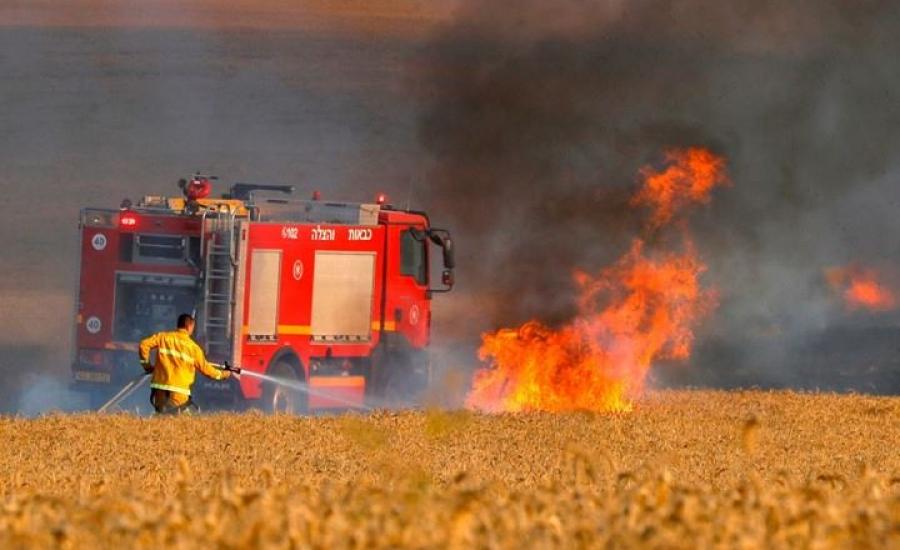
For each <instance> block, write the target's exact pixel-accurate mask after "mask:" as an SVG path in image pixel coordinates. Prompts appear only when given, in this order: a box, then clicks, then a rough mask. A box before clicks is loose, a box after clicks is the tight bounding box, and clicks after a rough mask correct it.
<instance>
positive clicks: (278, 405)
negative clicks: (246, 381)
mask: <svg viewBox="0 0 900 550" xmlns="http://www.w3.org/2000/svg"><path fill="white" fill-rule="evenodd" d="M266 374H268V375H269V376H272V377H273V378H278V379H281V380H284V381H285V382H287V384H290V385H294V386H295V387H293V388H292V387H291V386H290V385H286V384H275V383H272V382H269V381H264V382H263V397H262V399H263V408H264V409H265V410H266V412H268V413H271V414H306V412H307V410H308V402H309V399H308V395H307V394H306V393H305V392H303V391H302V390H300V389H298V386H301V385H302V383H303V382H302V380H301V379H300V377H299V376H298V375H297V371H296V370H295V369H294V367H293V366H292V365H291V364H290V363H289V362H288V361H285V360H283V359H282V360H279V361H278V362H276V363H275V364H274V365H272V367H271V368H269V370H268V372H267V373H266Z"/></svg>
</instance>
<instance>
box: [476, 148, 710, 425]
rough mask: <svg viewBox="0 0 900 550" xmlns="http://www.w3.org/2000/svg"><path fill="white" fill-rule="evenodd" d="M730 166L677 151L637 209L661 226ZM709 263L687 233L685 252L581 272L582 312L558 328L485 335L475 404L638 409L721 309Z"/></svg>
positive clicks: (649, 182)
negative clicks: (657, 373) (653, 381)
mask: <svg viewBox="0 0 900 550" xmlns="http://www.w3.org/2000/svg"><path fill="white" fill-rule="evenodd" d="M724 167H725V163H724V161H723V160H722V159H721V158H719V157H717V156H715V155H713V154H712V153H710V152H709V151H707V150H705V149H699V148H693V149H687V150H679V151H672V152H670V153H668V154H667V156H666V167H665V168H664V169H663V170H661V171H657V170H653V169H650V168H645V169H644V170H642V171H641V175H642V176H643V183H642V186H641V188H640V189H639V190H638V192H637V193H636V194H635V195H634V200H633V203H634V204H635V205H649V206H650V207H652V209H653V212H652V216H651V219H650V221H649V225H650V227H651V228H654V229H660V228H662V227H664V226H667V225H671V224H672V223H673V222H675V221H676V220H678V219H679V214H681V213H682V212H683V211H684V209H685V207H687V206H688V205H690V204H692V203H706V202H708V200H709V193H710V192H711V191H712V189H713V188H714V187H716V186H718V185H722V184H724V183H726V182H727V179H726V176H725V170H724ZM704 270H705V266H704V264H703V263H702V262H701V261H700V259H699V257H698V256H697V254H696V251H695V250H694V247H693V245H692V243H691V241H690V239H689V237H688V236H687V233H686V232H681V244H680V246H679V247H678V249H677V250H649V247H648V246H647V245H646V243H644V241H643V240H641V239H634V241H633V242H632V244H631V247H630V249H629V251H628V252H627V253H626V254H625V255H624V256H623V257H622V258H621V259H619V261H618V262H616V263H615V264H614V265H612V266H611V267H608V268H605V269H603V270H602V271H600V272H599V273H598V274H597V275H591V274H588V273H585V272H583V271H580V270H578V271H576V272H575V274H574V281H575V284H576V285H577V287H578V290H579V303H578V307H579V314H578V316H577V317H576V318H575V319H573V320H571V321H570V322H569V323H567V324H566V325H564V326H562V327H560V328H558V329H552V328H550V327H547V326H545V325H543V324H541V323H540V322H538V321H530V322H528V323H525V324H524V325H522V326H521V327H519V328H515V329H501V330H498V331H496V332H492V333H488V334H484V335H483V336H482V345H481V348H480V350H479V358H480V359H481V360H482V361H484V362H486V363H488V367H487V368H483V369H481V370H479V371H478V372H477V373H476V374H475V378H474V380H473V384H472V391H471V392H470V393H469V396H468V398H467V400H466V405H467V406H468V407H470V408H475V409H479V410H483V411H488V412H501V411H524V410H544V411H564V410H591V411H629V410H631V408H632V406H633V405H632V403H633V401H634V399H636V398H637V397H638V396H639V395H640V394H641V392H642V391H643V388H644V382H645V380H646V376H647V372H648V371H649V369H650V367H651V365H652V364H653V361H654V360H657V359H685V358H687V357H689V356H690V353H691V348H692V345H693V341H694V334H693V328H694V327H695V326H696V324H697V323H698V321H699V320H700V319H701V318H702V317H703V316H704V315H706V314H707V313H708V312H709V311H710V310H711V309H712V308H713V307H715V304H716V295H715V292H713V291H711V290H707V289H704V288H702V287H701V285H700V281H699V278H700V275H701V274H702V273H703V271H704Z"/></svg>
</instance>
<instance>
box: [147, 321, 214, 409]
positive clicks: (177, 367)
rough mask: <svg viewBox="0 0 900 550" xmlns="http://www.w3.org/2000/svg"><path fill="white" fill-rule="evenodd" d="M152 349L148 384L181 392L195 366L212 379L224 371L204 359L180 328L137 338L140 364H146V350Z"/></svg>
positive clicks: (185, 392)
mask: <svg viewBox="0 0 900 550" xmlns="http://www.w3.org/2000/svg"><path fill="white" fill-rule="evenodd" d="M154 348H155V349H156V365H154V367H153V378H152V379H151V381H150V387H151V388H156V389H160V390H167V391H170V392H174V393H180V394H182V395H190V394H191V386H192V385H193V384H194V375H195V372H196V369H200V372H202V373H203V374H205V375H206V376H209V377H210V378H213V379H215V380H222V379H224V378H227V377H228V374H227V373H225V372H223V371H221V370H219V369H217V368H215V367H213V366H212V365H211V364H210V363H209V362H207V360H206V356H205V355H204V353H203V350H202V349H200V346H198V345H197V343H196V342H194V340H193V339H192V338H191V336H190V334H188V332H187V331H186V330H184V329H181V328H180V329H178V330H175V331H172V332H158V333H156V334H154V335H153V336H150V337H149V338H145V339H144V340H142V341H141V346H140V350H139V352H138V353H139V355H140V358H141V364H142V365H149V364H150V351H151V350H153V349H154Z"/></svg>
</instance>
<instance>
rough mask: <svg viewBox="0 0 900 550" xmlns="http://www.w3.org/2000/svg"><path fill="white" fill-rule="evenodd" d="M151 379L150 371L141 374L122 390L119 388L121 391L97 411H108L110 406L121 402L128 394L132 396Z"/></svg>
mask: <svg viewBox="0 0 900 550" xmlns="http://www.w3.org/2000/svg"><path fill="white" fill-rule="evenodd" d="M149 379H150V373H149V372H147V373H143V374H141V375H140V376H138V377H137V378H135V379H134V380H132V381H131V382H129V383H127V384H125V386H124V387H123V388H122V389H121V390H119V393H117V394H116V395H114V396H112V399H110V400H109V401H107V402H106V403H104V404H103V406H102V407H100V408H99V409H97V412H101V413H102V412H106V411H107V410H109V409H110V407H113V406H115V405H117V404H119V403H121V402H122V401H124V400H125V399H128V396H130V395H131V394H133V393H134V392H136V391H137V390H138V389H139V388H140V387H141V386H143V385H144V384H145V383H146V382H147V380H149Z"/></svg>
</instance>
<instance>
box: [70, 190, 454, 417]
mask: <svg viewBox="0 0 900 550" xmlns="http://www.w3.org/2000/svg"><path fill="white" fill-rule="evenodd" d="M213 179H214V178H212V177H207V176H201V175H197V176H194V177H192V178H191V179H190V180H189V181H187V180H181V182H180V186H181V187H182V196H179V197H162V196H147V197H144V198H143V199H141V200H140V201H138V203H137V204H136V205H132V204H131V203H130V202H129V201H127V200H126V201H123V203H122V206H121V208H119V209H101V208H86V209H84V210H82V212H81V219H80V230H81V269H80V282H79V295H78V300H77V314H76V337H75V342H76V352H75V358H74V362H73V378H74V384H75V386H76V387H77V388H79V389H83V390H87V391H90V392H91V393H92V394H93V395H95V396H97V397H96V399H97V400H100V399H103V398H104V397H106V396H108V395H109V394H111V393H112V392H113V391H114V390H115V389H117V387H118V386H119V385H121V384H122V383H124V382H126V381H128V380H130V379H133V378H134V377H135V376H136V375H137V374H139V373H140V372H141V371H140V367H139V366H138V363H137V354H136V352H137V346H138V342H139V341H140V340H141V339H143V338H144V337H146V336H148V335H150V334H152V333H154V332H157V331H161V330H173V327H174V324H175V320H176V318H177V316H178V315H179V314H180V313H184V312H188V313H191V312H193V313H194V316H195V317H196V319H197V328H196V332H195V334H194V338H195V339H196V340H197V342H198V343H199V344H200V345H201V346H202V347H203V348H204V349H205V351H206V354H207V357H208V359H209V360H210V361H213V362H216V363H224V362H226V361H227V362H229V363H231V364H233V365H237V366H240V367H241V368H243V369H245V370H246V371H253V372H257V373H261V374H267V375H269V376H275V377H278V378H281V379H289V380H293V381H295V382H296V383H294V384H292V386H293V388H294V389H290V387H287V386H285V385H282V384H269V383H266V382H264V381H261V380H260V378H257V377H250V376H242V377H240V380H236V379H234V378H232V379H229V380H226V381H224V382H216V381H212V380H209V379H207V378H205V377H202V376H198V377H197V382H196V383H195V386H194V393H195V395H198V396H199V397H198V400H200V401H203V402H207V403H209V402H210V401H218V402H225V404H226V405H238V404H239V403H246V402H249V403H251V404H252V403H255V404H257V405H258V406H261V407H262V408H264V409H268V410H273V411H294V412H305V411H311V410H316V409H329V408H347V407H355V406H362V405H363V404H364V403H366V402H367V401H368V402H369V403H372V404H375V405H376V406H378V405H381V404H394V403H401V404H402V403H410V402H412V400H414V398H415V396H416V395H417V394H418V393H419V392H421V390H423V389H424V387H425V385H426V384H427V381H428V376H429V369H428V360H427V355H426V349H427V346H428V343H429V339H430V330H431V298H432V295H433V294H435V293H438V292H446V291H449V290H450V289H451V288H452V286H453V267H454V260H453V241H452V239H451V237H450V234H449V233H448V232H447V231H446V230H442V229H436V228H433V227H431V224H430V221H429V219H428V216H427V215H426V214H425V213H423V212H417V211H411V210H400V209H395V208H393V207H391V206H390V205H388V204H385V201H384V200H383V197H380V198H379V200H378V201H376V202H374V203H345V202H330V201H325V200H321V199H320V198H319V196H318V193H316V194H315V195H314V196H313V199H312V200H295V199H292V198H284V196H285V195H290V194H291V193H292V192H293V188H292V187H288V186H272V185H256V184H244V183H238V184H234V185H233V186H231V188H230V192H229V193H227V194H224V195H222V197H221V198H209V195H210V191H211V185H212V181H211V180H213ZM273 193H277V194H278V196H274V195H273ZM435 250H440V251H441V253H442V255H441V257H442V261H443V267H444V269H443V275H442V277H441V282H440V284H439V285H438V287H437V288H433V287H432V282H431V277H430V275H431V269H430V267H431V256H432V254H433V253H434V251H435ZM297 388H305V389H304V390H303V391H300V390H298V389H297ZM98 390H99V391H98Z"/></svg>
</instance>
